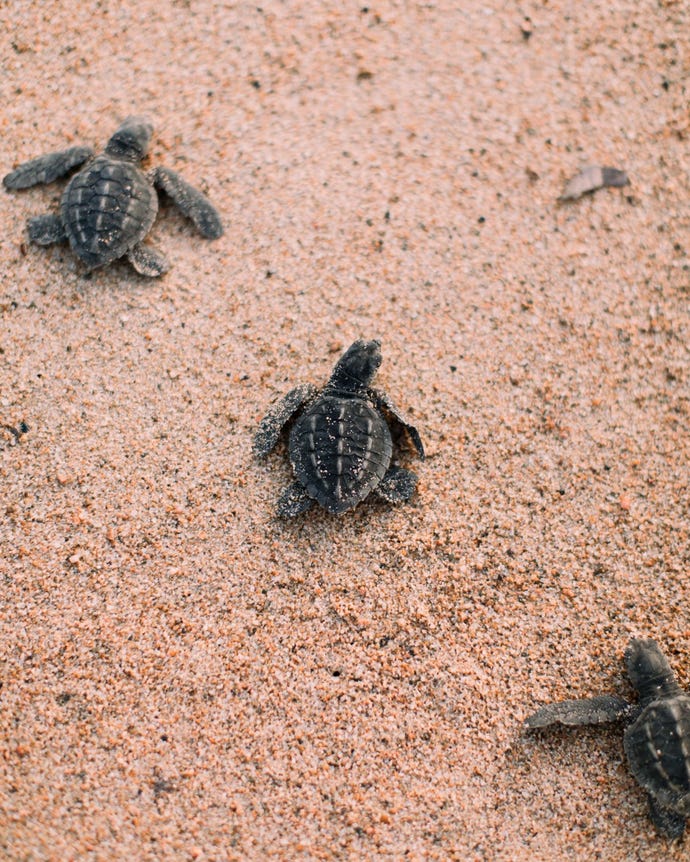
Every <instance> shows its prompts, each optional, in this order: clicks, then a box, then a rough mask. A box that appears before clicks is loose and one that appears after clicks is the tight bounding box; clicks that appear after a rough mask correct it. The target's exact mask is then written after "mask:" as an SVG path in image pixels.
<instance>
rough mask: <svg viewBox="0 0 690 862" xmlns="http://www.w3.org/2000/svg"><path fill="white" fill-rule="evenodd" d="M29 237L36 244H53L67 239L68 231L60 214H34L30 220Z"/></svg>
mask: <svg viewBox="0 0 690 862" xmlns="http://www.w3.org/2000/svg"><path fill="white" fill-rule="evenodd" d="M28 228H29V239H30V240H31V242H35V243H36V245H52V244H53V243H55V242H63V240H66V239H67V232H66V231H65V226H64V224H63V223H62V219H61V218H60V216H58V215H53V214H51V213H48V214H47V215H42V216H34V217H33V218H30V219H29V221H28Z"/></svg>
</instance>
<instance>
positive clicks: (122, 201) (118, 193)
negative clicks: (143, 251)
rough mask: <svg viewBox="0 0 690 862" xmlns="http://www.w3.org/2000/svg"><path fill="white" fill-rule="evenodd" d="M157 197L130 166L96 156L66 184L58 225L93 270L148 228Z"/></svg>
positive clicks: (123, 251)
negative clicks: (60, 223) (62, 228)
mask: <svg viewBox="0 0 690 862" xmlns="http://www.w3.org/2000/svg"><path fill="white" fill-rule="evenodd" d="M157 212H158V196H157V194H156V190H155V189H154V187H153V185H152V184H151V183H149V181H148V180H147V179H146V177H145V175H144V174H143V173H142V172H141V171H140V170H139V168H137V166H136V165H134V164H131V163H130V162H125V161H119V160H116V159H110V158H108V156H98V157H97V158H95V159H94V160H93V161H92V162H91V163H90V164H89V165H88V167H86V168H85V169H84V170H83V171H80V172H79V173H78V174H76V175H75V176H74V177H72V179H71V180H70V182H69V183H68V185H67V187H66V189H65V191H64V193H63V195H62V202H61V213H62V221H63V224H64V226H65V230H66V232H67V236H68V238H69V241H70V245H71V246H72V248H73V250H74V252H75V254H77V255H78V256H79V258H80V259H81V260H82V261H83V262H84V263H85V264H86V266H88V267H89V269H94V268H96V267H98V266H105V264H107V263H110V262H111V261H113V260H117V258H119V257H122V255H124V254H126V253H127V252H128V251H129V250H130V249H131V248H133V247H134V246H135V245H137V244H138V243H139V242H141V240H142V239H143V238H144V237H145V236H146V234H147V233H148V232H149V230H150V229H151V225H152V224H153V222H154V219H155V218H156V213H157Z"/></svg>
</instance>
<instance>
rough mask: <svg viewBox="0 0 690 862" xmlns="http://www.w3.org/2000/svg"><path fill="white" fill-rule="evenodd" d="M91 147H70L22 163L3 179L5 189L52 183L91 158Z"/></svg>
mask: <svg viewBox="0 0 690 862" xmlns="http://www.w3.org/2000/svg"><path fill="white" fill-rule="evenodd" d="M93 154H94V151H93V150H92V148H91V147H70V148H69V149H68V150H61V151H60V152H58V153H47V154H46V155H45V156H39V157H38V158H37V159H31V161H30V162H24V164H23V165H19V167H18V168H15V170H13V171H12V172H11V173H9V174H7V176H6V177H5V178H4V179H3V181H2V182H3V185H4V186H5V188H6V189H28V188H30V187H31V186H37V185H41V184H45V183H52V182H53V180H57V179H59V178H60V177H64V175H65V174H67V173H69V172H70V171H71V170H72V168H76V167H77V165H83V164H84V162H85V161H87V159H90V158H91V156H93Z"/></svg>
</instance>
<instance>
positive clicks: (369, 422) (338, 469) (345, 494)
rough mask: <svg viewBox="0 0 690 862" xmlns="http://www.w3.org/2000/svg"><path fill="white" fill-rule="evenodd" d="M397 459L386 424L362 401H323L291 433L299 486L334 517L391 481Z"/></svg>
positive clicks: (357, 399) (313, 407) (317, 403)
mask: <svg viewBox="0 0 690 862" xmlns="http://www.w3.org/2000/svg"><path fill="white" fill-rule="evenodd" d="M392 453H393V442H392V440H391V434H390V431H389V429H388V425H387V424H386V421H385V420H384V418H383V416H382V415H381V414H380V413H379V412H378V411H376V410H374V408H373V407H371V406H370V405H369V404H368V403H367V402H366V401H364V400H363V399H361V398H340V397H332V396H325V397H322V398H319V399H318V400H317V401H316V402H315V403H314V404H313V405H312V407H311V408H310V409H309V410H307V411H306V412H305V413H304V414H303V415H302V416H301V417H300V418H299V419H298V420H297V422H296V423H295V424H294V425H293V428H292V431H291V433H290V458H291V460H292V464H293V467H294V470H295V476H296V478H297V480H298V481H299V482H300V483H301V484H302V485H303V486H304V488H305V489H306V491H307V493H308V494H309V496H310V497H312V498H313V499H315V500H316V501H317V502H318V503H320V504H321V505H322V506H323V507H324V508H325V509H326V510H327V511H329V512H332V513H339V512H345V511H347V510H348V509H351V508H353V507H354V506H356V505H357V503H359V502H360V501H361V500H363V499H364V498H365V497H366V496H367V495H368V494H369V492H370V491H372V490H373V489H374V488H375V487H376V486H377V485H378V484H379V482H380V481H381V479H383V477H384V476H385V474H386V471H387V470H388V466H389V464H390V460H391V456H392Z"/></svg>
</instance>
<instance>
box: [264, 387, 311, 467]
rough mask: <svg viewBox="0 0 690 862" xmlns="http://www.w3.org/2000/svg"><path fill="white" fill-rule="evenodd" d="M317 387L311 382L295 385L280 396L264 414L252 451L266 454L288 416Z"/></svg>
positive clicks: (309, 397) (275, 440) (272, 445)
mask: <svg viewBox="0 0 690 862" xmlns="http://www.w3.org/2000/svg"><path fill="white" fill-rule="evenodd" d="M316 392H317V389H316V387H315V386H313V385H312V384H311V383H303V384H302V385H301V386H295V388H294V389H291V390H290V391H289V392H288V394H287V395H285V397H284V398H281V399H280V401H278V403H277V404H275V405H274V406H273V407H272V408H271V410H270V411H269V412H268V413H267V414H266V416H264V418H263V419H262V420H261V424H260V425H259V430H258V431H257V432H256V435H255V436H254V453H255V454H256V455H258V456H259V457H262V456H264V455H268V453H269V452H270V451H271V449H273V447H274V446H275V445H276V443H277V442H278V438H279V437H280V434H281V432H282V430H283V428H284V427H285V425H286V423H287V422H288V421H289V420H290V418H291V417H292V416H293V415H294V414H295V413H296V412H297V411H298V410H299V408H300V407H301V406H302V405H303V404H304V403H305V402H306V401H309V400H310V399H311V398H313V397H314V396H315V395H316Z"/></svg>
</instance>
